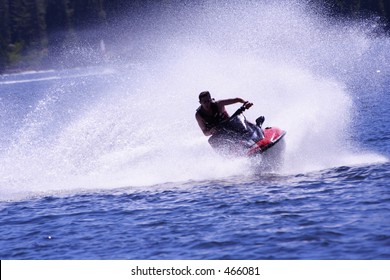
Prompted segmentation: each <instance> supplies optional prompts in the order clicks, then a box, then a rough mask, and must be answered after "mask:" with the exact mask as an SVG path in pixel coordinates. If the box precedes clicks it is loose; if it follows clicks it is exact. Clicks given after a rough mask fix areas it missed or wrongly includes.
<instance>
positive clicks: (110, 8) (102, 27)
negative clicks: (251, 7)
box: [0, 0, 390, 73]
mask: <svg viewBox="0 0 390 280" xmlns="http://www.w3.org/2000/svg"><path fill="white" fill-rule="evenodd" d="M175 1H176V2H177V1H179V0H155V1H153V0H148V1H145V0H0V39H1V40H0V43H1V45H0V73H2V72H4V71H7V70H8V71H12V70H18V69H28V68H33V69H40V68H46V67H52V66H54V65H59V64H60V65H63V66H64V67H72V66H78V65H83V64H84V65H85V64H88V63H90V62H91V61H94V59H93V57H91V55H88V56H85V57H82V58H80V59H79V60H78V61H77V62H74V61H72V62H70V61H67V60H66V57H64V56H62V54H63V52H64V50H65V49H71V48H78V47H79V48H91V50H92V51H89V52H88V51H87V52H88V53H89V54H91V53H93V52H94V51H95V52H99V51H104V45H103V41H101V40H102V38H110V39H112V38H114V36H115V29H114V28H112V26H115V23H116V20H117V18H118V16H120V15H124V14H126V17H127V19H128V20H130V21H131V20H132V19H134V20H137V17H141V16H142V15H143V13H145V12H146V11H147V10H148V8H149V7H151V6H153V7H154V8H155V7H161V8H163V7H164V6H169V5H174V2H175ZM259 1H260V0H259ZM199 2H201V1H199ZM308 2H310V3H318V4H321V5H322V4H325V5H326V6H327V7H328V8H329V11H331V14H332V15H333V16H335V15H341V16H347V17H361V16H379V17H381V19H382V21H383V23H384V25H385V27H386V28H387V29H389V26H390V24H389V22H390V21H389V19H390V0H312V1H308ZM99 48H100V49H99ZM88 60H91V61H88ZM67 63H68V64H67ZM75 63H76V64H78V65H74V64H75ZM72 64H73V65H72Z"/></svg>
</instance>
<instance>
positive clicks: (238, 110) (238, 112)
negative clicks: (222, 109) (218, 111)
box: [229, 101, 253, 120]
mask: <svg viewBox="0 0 390 280" xmlns="http://www.w3.org/2000/svg"><path fill="white" fill-rule="evenodd" d="M252 106H253V103H250V102H248V101H246V102H245V103H244V104H243V105H242V106H241V107H240V108H238V109H237V111H235V112H234V114H233V115H231V116H230V118H229V120H231V119H233V118H235V117H236V116H238V115H239V114H241V113H242V112H244V111H245V110H247V109H249V108H250V107H252Z"/></svg>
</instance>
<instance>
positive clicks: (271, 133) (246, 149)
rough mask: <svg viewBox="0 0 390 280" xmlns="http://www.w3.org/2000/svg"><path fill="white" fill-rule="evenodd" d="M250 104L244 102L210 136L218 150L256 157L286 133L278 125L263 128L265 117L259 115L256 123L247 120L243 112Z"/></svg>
mask: <svg viewBox="0 0 390 280" xmlns="http://www.w3.org/2000/svg"><path fill="white" fill-rule="evenodd" d="M250 106H251V105H250ZM250 106H248V105H247V104H244V105H243V106H241V107H240V108H239V109H238V110H237V111H236V112H235V113H234V114H233V115H232V116H231V117H229V119H227V120H225V121H223V122H222V123H220V124H219V125H218V126H217V127H216V130H217V132H216V133H214V134H213V135H212V136H211V137H210V138H209V143H210V145H211V147H212V148H213V149H214V150H215V151H216V152H218V153H220V154H224V155H237V156H247V157H254V156H257V155H260V154H262V153H264V152H265V151H267V150H269V149H270V148H271V147H273V146H274V145H275V144H277V143H278V142H279V141H280V140H282V139H283V137H284V136H285V135H286V131H284V130H282V129H280V128H278V127H266V128H262V124H263V122H264V117H259V118H258V119H257V120H256V124H253V123H251V122H249V121H247V120H246V118H245V116H244V114H243V112H244V111H245V110H246V109H249V108H250Z"/></svg>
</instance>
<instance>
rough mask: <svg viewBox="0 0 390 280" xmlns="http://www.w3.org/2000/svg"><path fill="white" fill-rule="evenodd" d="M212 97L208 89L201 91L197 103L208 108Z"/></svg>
mask: <svg viewBox="0 0 390 280" xmlns="http://www.w3.org/2000/svg"><path fill="white" fill-rule="evenodd" d="M211 102H212V99H211V95H210V92H209V91H202V92H201V93H200V94H199V103H200V104H201V105H202V106H203V107H205V108H208V107H209V106H210V105H211Z"/></svg>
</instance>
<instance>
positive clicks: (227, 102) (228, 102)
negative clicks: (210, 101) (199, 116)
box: [217, 97, 245, 106]
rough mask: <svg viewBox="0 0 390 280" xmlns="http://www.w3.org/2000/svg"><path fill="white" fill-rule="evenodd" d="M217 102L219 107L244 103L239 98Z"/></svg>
mask: <svg viewBox="0 0 390 280" xmlns="http://www.w3.org/2000/svg"><path fill="white" fill-rule="evenodd" d="M217 102H218V103H219V104H220V105H221V106H226V105H231V104H235V103H245V100H244V99H242V98H240V97H236V98H229V99H222V100H218V101H217Z"/></svg>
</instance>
